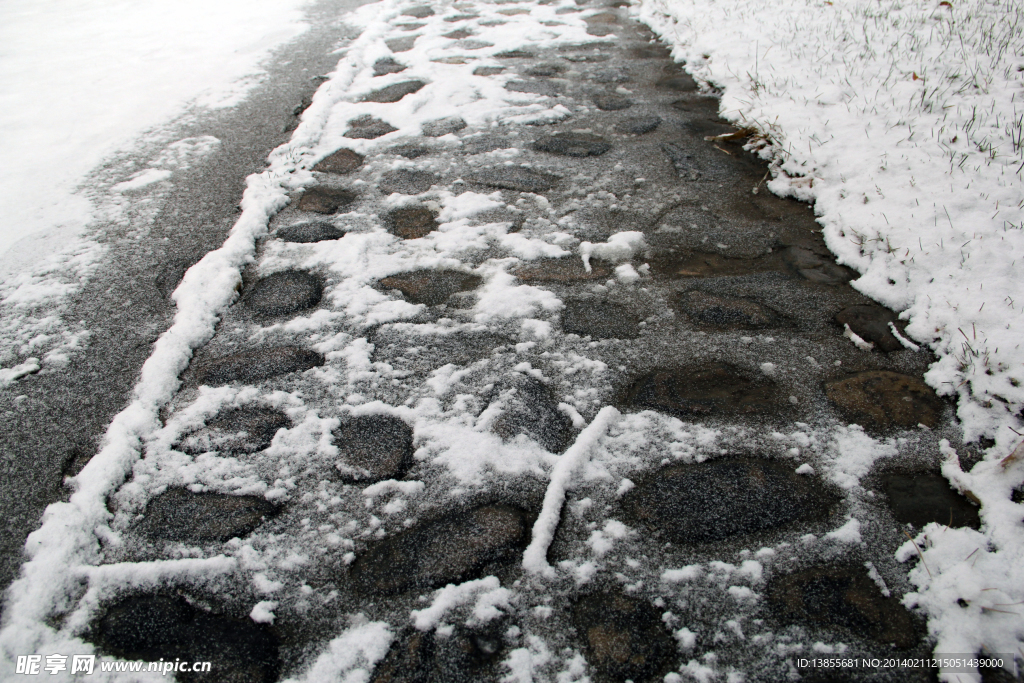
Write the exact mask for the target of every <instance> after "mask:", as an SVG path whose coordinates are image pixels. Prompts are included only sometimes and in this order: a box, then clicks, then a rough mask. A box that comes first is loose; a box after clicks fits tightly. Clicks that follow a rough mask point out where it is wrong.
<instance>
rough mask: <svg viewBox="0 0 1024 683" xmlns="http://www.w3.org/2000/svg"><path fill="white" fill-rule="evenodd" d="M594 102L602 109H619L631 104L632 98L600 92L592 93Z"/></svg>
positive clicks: (627, 107) (628, 106)
mask: <svg viewBox="0 0 1024 683" xmlns="http://www.w3.org/2000/svg"><path fill="white" fill-rule="evenodd" d="M592 99H593V100H594V104H595V105H596V106H597V108H598V109H600V110H602V111H620V110H622V109H629V108H630V107H632V106H633V100H631V99H629V98H628V97H623V96H622V95H612V94H601V95H594V97H593V98H592Z"/></svg>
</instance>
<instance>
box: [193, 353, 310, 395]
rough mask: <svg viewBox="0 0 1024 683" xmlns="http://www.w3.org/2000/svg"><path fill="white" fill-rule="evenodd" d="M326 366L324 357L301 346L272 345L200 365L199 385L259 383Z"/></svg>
mask: <svg viewBox="0 0 1024 683" xmlns="http://www.w3.org/2000/svg"><path fill="white" fill-rule="evenodd" d="M323 364H324V356H323V354H321V353H317V352H316V351H313V350H311V349H303V348H300V347H298V346H272V347H268V348H261V349H250V350H248V351H240V352H238V353H233V354H231V355H228V356H221V357H220V358H214V359H212V360H208V361H206V362H203V363H199V364H197V365H196V369H195V374H196V379H197V381H198V382H199V384H205V385H207V386H218V385H221V384H227V383H229V382H243V383H245V384H255V383H257V382H262V381H263V380H265V379H270V378H271V377H276V376H278V375H284V374H287V373H289V372H304V371H306V370H309V369H310V368H314V367H318V366H321V365H323Z"/></svg>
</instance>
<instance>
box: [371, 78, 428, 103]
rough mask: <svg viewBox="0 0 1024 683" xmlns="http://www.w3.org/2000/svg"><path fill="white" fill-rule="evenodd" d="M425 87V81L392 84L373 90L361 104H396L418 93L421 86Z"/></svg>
mask: <svg viewBox="0 0 1024 683" xmlns="http://www.w3.org/2000/svg"><path fill="white" fill-rule="evenodd" d="M425 85H426V82H425V81H419V80H412V81H402V82H401V83H392V84H391V85H389V86H385V87H383V88H381V89H380V90H374V91H373V92H371V93H370V94H369V95H367V96H366V97H364V98H363V100H362V101H363V102H384V103H387V102H398V101H399V100H400V99H402V98H403V97H405V96H406V95H411V94H413V93H414V92H418V91H419V90H420V89H421V88H422V87H423V86H425Z"/></svg>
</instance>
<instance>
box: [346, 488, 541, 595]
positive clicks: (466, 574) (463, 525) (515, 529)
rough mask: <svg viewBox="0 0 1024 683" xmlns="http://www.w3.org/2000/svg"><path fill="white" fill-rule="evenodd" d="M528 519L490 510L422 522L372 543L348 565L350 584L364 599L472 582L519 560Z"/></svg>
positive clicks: (505, 508)
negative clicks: (496, 565)
mask: <svg viewBox="0 0 1024 683" xmlns="http://www.w3.org/2000/svg"><path fill="white" fill-rule="evenodd" d="M529 536H530V533H529V526H528V524H527V517H526V514H525V513H523V512H522V511H521V510H518V509H516V508H514V507H510V506H507V505H488V506H484V507H479V508H476V509H474V510H469V511H468V512H463V513H457V514H453V515H449V516H446V517H442V518H441V519H438V520H434V521H431V522H425V523H423V524H421V525H419V526H417V527H413V528H412V529H409V530H408V531H403V532H400V533H398V534H396V535H395V536H392V537H391V538H388V539H385V540H383V541H379V542H377V543H374V544H372V545H371V546H370V547H369V549H367V551H366V552H365V553H364V554H363V555H361V556H360V557H358V558H356V561H355V562H354V563H353V564H352V571H351V577H352V581H353V583H354V584H355V585H356V586H357V587H358V588H359V589H360V590H361V591H362V592H363V593H366V594H371V595H392V594H395V593H401V592H404V591H407V590H410V589H415V590H428V589H430V588H438V587H440V586H444V585H446V584H449V583H462V582H463V581H467V580H469V579H473V578H476V577H477V576H478V575H479V573H480V570H481V569H482V568H483V567H484V566H485V565H488V564H490V563H493V562H499V561H516V560H520V561H521V554H522V549H523V548H524V547H526V544H527V543H528V542H529Z"/></svg>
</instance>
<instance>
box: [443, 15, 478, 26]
mask: <svg viewBox="0 0 1024 683" xmlns="http://www.w3.org/2000/svg"><path fill="white" fill-rule="evenodd" d="M478 16H480V15H479V14H453V15H451V16H450V17H445V18H444V20H445V21H447V22H448V23H450V24H454V23H455V22H456V21H466V20H468V19H476V18H477V17H478Z"/></svg>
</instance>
